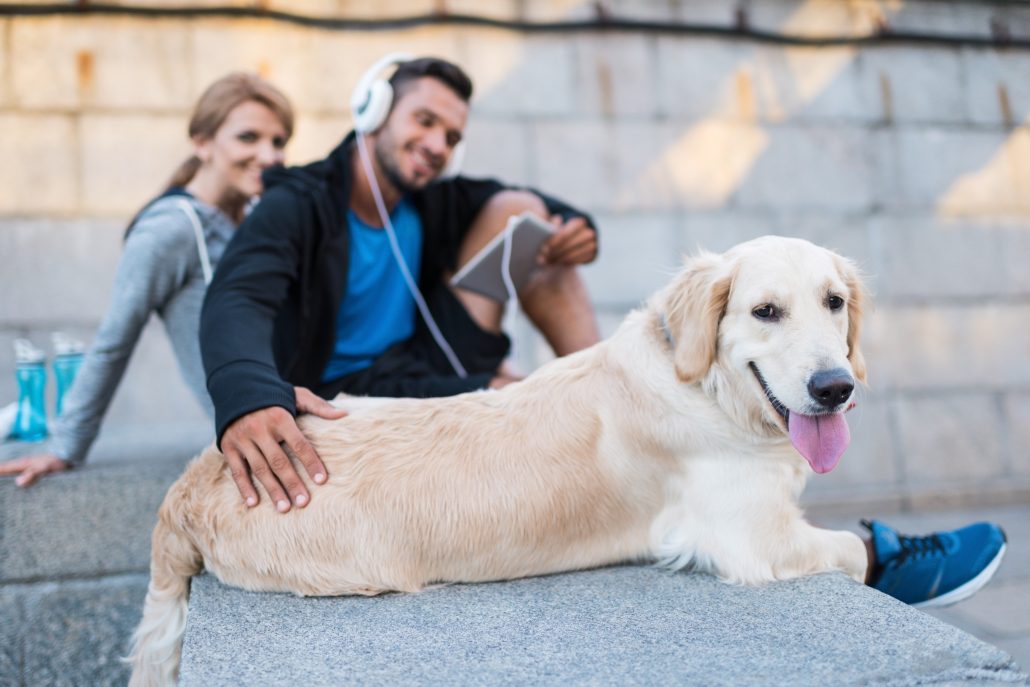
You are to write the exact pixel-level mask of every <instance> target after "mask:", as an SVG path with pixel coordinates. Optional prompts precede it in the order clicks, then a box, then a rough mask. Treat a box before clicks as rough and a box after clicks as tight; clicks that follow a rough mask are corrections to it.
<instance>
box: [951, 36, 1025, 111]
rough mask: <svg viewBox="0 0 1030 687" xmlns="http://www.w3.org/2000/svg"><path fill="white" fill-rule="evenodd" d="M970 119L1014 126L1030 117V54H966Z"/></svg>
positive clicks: (998, 51)
mask: <svg viewBox="0 0 1030 687" xmlns="http://www.w3.org/2000/svg"><path fill="white" fill-rule="evenodd" d="M962 60H963V63H964V64H965V69H966V74H967V80H968V83H967V86H966V90H967V94H968V98H969V110H970V116H971V118H972V119H973V121H974V122H977V123H979V124H993V125H1012V124H1019V123H1020V122H1025V121H1026V120H1027V119H1028V118H1030V84H1028V83H1027V79H1026V75H1027V74H1028V73H1030V55H1027V54H1026V53H1023V52H1019V51H1001V50H978V49H973V48H967V49H965V50H963V51H962Z"/></svg>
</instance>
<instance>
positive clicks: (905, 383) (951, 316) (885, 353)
mask: <svg viewBox="0 0 1030 687" xmlns="http://www.w3.org/2000/svg"><path fill="white" fill-rule="evenodd" d="M1028 318H1030V307H1028V306H1026V305H1023V304H1021V303H1019V302H1018V301H1016V302H1006V301H992V300H986V301H983V302H982V303H978V302H976V301H972V302H970V303H969V304H968V305H967V304H962V303H959V304H955V305H952V304H948V302H947V301H944V302H942V304H941V305H934V304H932V302H928V303H925V304H922V303H913V304H911V305H904V306H902V305H892V304H891V303H889V302H885V303H880V304H878V305H877V307H876V308H875V310H873V311H872V312H871V313H870V314H869V316H868V317H867V318H866V320H865V324H866V325H867V326H866V327H865V328H864V329H863V332H862V346H863V348H864V349H865V352H866V357H867V360H868V363H869V369H870V371H871V373H872V374H873V375H874V377H873V379H874V380H875V382H874V384H876V385H878V388H879V389H881V390H884V389H892V388H893V389H899V390H913V391H919V392H926V391H930V390H932V391H935V392H937V391H940V392H947V391H954V390H956V389H971V390H994V391H995V392H998V393H1000V392H1004V391H1007V390H1016V389H1020V388H1023V387H1025V385H1026V384H1027V383H1028V381H1030V358H1028V357H1027V355H1026V351H1027V350H1030V328H1028V327H1027V326H1026V323H1027V322H1028V321H1030V319H1028Z"/></svg>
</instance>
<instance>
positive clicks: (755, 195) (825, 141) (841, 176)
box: [734, 125, 874, 215]
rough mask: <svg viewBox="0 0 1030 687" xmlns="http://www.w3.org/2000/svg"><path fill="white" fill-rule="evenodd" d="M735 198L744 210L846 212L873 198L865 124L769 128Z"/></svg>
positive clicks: (864, 207) (861, 208)
mask: <svg viewBox="0 0 1030 687" xmlns="http://www.w3.org/2000/svg"><path fill="white" fill-rule="evenodd" d="M764 133H765V135H766V136H767V141H766V144H765V145H764V146H763V147H762V149H761V150H760V151H758V152H757V154H756V155H754V159H753V161H752V164H751V166H750V168H749V169H748V170H747V173H746V174H745V175H743V176H742V177H741V179H740V182H739V184H738V187H737V189H736V192H735V194H734V198H735V201H736V203H737V204H738V205H739V206H740V207H743V208H751V209H776V210H780V211H784V210H786V211H791V210H793V211H798V210H824V211H826V210H830V211H835V212H838V213H840V214H843V215H846V214H849V213H856V212H862V211H866V210H868V209H870V207H871V206H872V204H873V202H874V197H873V195H872V194H873V183H874V181H873V178H872V177H873V174H872V161H871V159H870V155H869V153H868V149H869V146H870V142H871V139H870V138H869V136H868V131H867V129H865V128H864V127H860V126H851V125H847V126H846V125H840V126H827V125H822V126H807V127H800V126H793V125H784V126H777V127H769V128H768V129H767V130H766V131H765V132H764Z"/></svg>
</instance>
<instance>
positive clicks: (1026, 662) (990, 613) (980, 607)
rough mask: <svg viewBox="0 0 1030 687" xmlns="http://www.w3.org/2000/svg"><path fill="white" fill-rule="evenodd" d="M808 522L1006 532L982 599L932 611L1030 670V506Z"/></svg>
mask: <svg viewBox="0 0 1030 687" xmlns="http://www.w3.org/2000/svg"><path fill="white" fill-rule="evenodd" d="M809 516H810V518H811V519H812V520H813V521H814V522H817V523H818V524H820V525H826V526H833V527H841V528H846V529H854V530H855V531H862V532H864V530H861V528H860V527H859V526H858V517H870V516H871V517H876V518H878V519H880V520H883V521H884V522H886V523H888V524H890V525H891V526H893V527H896V528H898V530H899V531H901V532H902V533H904V534H923V533H928V532H931V531H934V530H940V529H951V528H953V527H960V526H962V525H965V524H968V523H970V522H975V521H978V520H990V521H993V522H997V523H999V524H1000V525H1001V526H1002V527H1004V528H1005V532H1006V534H1007V535H1008V552H1007V553H1006V555H1005V560H1004V561H1002V564H1001V567H1000V568H999V569H998V573H997V575H995V577H994V580H993V581H992V582H991V583H990V584H989V585H987V587H985V588H984V589H983V590H982V591H981V592H980V593H979V594H977V595H976V596H974V597H973V598H971V599H968V600H966V601H963V602H961V603H959V604H956V605H955V606H952V607H950V608H945V609H939V610H933V611H928V613H930V615H933V616H935V617H937V618H939V619H941V620H943V621H944V622H946V623H949V624H951V625H954V626H956V627H958V628H961V629H963V630H965V631H966V632H969V633H970V634H972V635H974V636H976V637H979V638H980V639H982V640H984V641H986V642H989V643H991V644H993V645H995V646H997V647H1000V648H1001V649H1004V650H1005V651H1007V652H1008V653H1009V654H1011V655H1012V657H1013V658H1015V659H1016V662H1017V663H1018V664H1019V665H1020V667H1021V668H1023V670H1030V504H1025V505H1016V506H1005V507H996V508H980V509H971V510H949V511H939V512H932V511H931V512H925V513H898V514H880V513H863V514H862V515H861V516H857V517H854V518H842V517H840V516H834V517H825V518H824V517H820V515H819V513H818V511H816V510H815V509H813V510H811V511H810V512H809Z"/></svg>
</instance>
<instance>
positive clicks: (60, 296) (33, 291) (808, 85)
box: [0, 0, 1030, 506]
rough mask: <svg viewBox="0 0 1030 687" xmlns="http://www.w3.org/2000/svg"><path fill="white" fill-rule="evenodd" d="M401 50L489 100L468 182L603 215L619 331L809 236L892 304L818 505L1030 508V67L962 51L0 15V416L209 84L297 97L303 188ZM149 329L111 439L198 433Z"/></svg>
mask: <svg viewBox="0 0 1030 687" xmlns="http://www.w3.org/2000/svg"><path fill="white" fill-rule="evenodd" d="M122 4H125V5H131V4H132V3H127V2H126V3H122ZM180 4H181V3H166V2H163V1H158V0H153V1H148V2H146V3H140V4H139V6H146V7H152V8H160V7H165V6H172V5H176V6H177V5H180ZM190 4H191V5H192V6H196V7H203V6H226V5H230V6H234V7H237V8H244V9H246V8H253V7H255V6H260V7H264V8H268V9H273V10H277V11H285V12H293V13H298V14H305V15H310V16H321V17H335V18H344V19H388V18H397V17H406V16H413V15H430V14H433V13H434V12H438V11H441V10H444V11H446V12H449V13H451V14H452V15H453V14H457V15H460V14H471V15H477V16H481V17H486V18H489V19H494V20H499V21H515V22H529V23H534V22H536V23H540V22H561V21H566V20H577V21H590V20H593V19H595V18H596V17H597V13H598V11H599V9H598V8H599V7H600V10H601V11H603V12H604V14H605V16H607V17H609V18H614V19H620V18H629V19H635V20H640V21H648V22H653V23H665V24H667V25H670V26H671V25H675V24H683V23H693V24H704V25H711V26H716V27H724V28H732V27H734V26H737V25H741V24H744V25H746V26H747V27H749V28H750V29H753V30H755V31H765V32H772V33H786V34H791V35H799V36H809V37H812V36H827V35H861V34H865V33H868V32H870V31H874V30H876V28H877V27H882V26H888V27H890V28H891V29H892V30H894V31H899V32H900V31H920V32H924V33H931V34H935V35H939V36H942V37H947V36H957V35H962V36H973V37H981V38H990V37H991V36H992V35H1009V36H1010V37H1012V38H1014V39H1021V40H1023V41H1025V40H1026V39H1027V37H1030V6H1027V5H1026V4H1025V3H1018V2H954V1H944V0H940V1H936V0H921V1H919V2H914V1H911V0H908V1H901V2H879V1H876V0H853V1H851V2H824V1H816V0H810V1H807V2H798V1H792V2H787V1H786V0H741V1H740V2H736V3H733V2H729V3H727V2H714V1H703V2H695V1H693V0H692V1H690V2H688V1H687V0H667V1H663V2H650V1H644V0H615V1H612V2H601V3H586V2H581V1H579V0H552V1H544V0H496V1H494V2H489V3H482V2H470V1H468V0H443V1H442V2H441V1H439V0H437V1H431V0H388V1H385V2H375V3H373V2H354V1H349V2H344V1H343V0H305V1H301V2H289V3H285V2H276V1H274V0H273V1H270V2H262V3H256V4H255V3H248V2H242V1H240V2H231V3H224V2H206V1H204V2H195V3H190ZM2 7H3V3H0V8H2ZM399 49H402V50H406V51H409V52H414V53H426V54H436V55H440V56H444V57H447V58H450V59H453V60H455V61H457V62H459V63H461V64H462V65H464V66H465V67H467V69H468V70H469V72H470V74H471V75H472V77H473V79H474V80H475V82H476V88H477V93H476V96H475V100H474V106H473V115H472V118H471V123H470V127H469V131H468V141H469V154H468V157H467V159H466V171H467V172H468V173H469V174H475V175H492V176H498V177H500V178H503V179H506V180H509V181H511V182H514V183H519V184H527V185H531V186H535V187H539V188H541V189H546V190H547V191H549V192H551V193H553V194H555V195H558V196H560V197H563V198H565V199H567V200H568V201H570V202H572V203H573V204H575V205H578V206H580V207H582V208H584V209H586V210H588V211H590V212H592V213H594V214H595V216H596V217H597V219H598V221H599V224H600V228H601V236H602V248H601V257H600V259H599V260H598V262H597V264H596V265H593V266H591V267H590V268H588V269H586V270H585V274H586V278H587V280H588V282H589V284H590V286H591V289H592V292H593V294H594V297H595V300H596V303H597V307H598V311H599V316H600V319H601V322H602V326H603V328H604V329H605V331H606V332H610V331H611V330H612V329H613V328H614V327H615V326H616V325H617V323H618V321H619V320H620V319H621V317H622V315H623V314H624V313H625V312H626V311H627V310H628V309H630V308H632V307H633V306H634V305H636V304H637V303H639V302H640V301H641V300H642V299H643V298H645V297H646V296H647V295H648V294H649V293H650V292H651V291H653V290H654V289H655V288H657V287H658V286H660V285H661V284H663V283H664V282H665V280H666V279H667V278H668V275H669V274H671V272H672V271H674V270H675V269H676V267H677V265H678V264H679V263H680V256H681V255H682V254H683V253H685V252H690V251H693V250H695V249H696V248H697V247H699V246H700V247H704V248H707V249H710V250H722V249H725V248H727V247H729V246H731V245H733V244H735V243H737V242H739V241H742V240H746V239H748V238H751V237H754V236H757V235H761V234H765V233H777V234H786V235H794V236H801V237H804V238H809V239H811V240H813V241H816V242H818V243H821V244H823V245H827V246H829V247H833V248H836V249H838V250H840V251H841V252H842V253H844V254H845V255H848V256H850V257H851V258H853V259H854V260H856V261H857V262H858V263H859V264H860V265H861V266H862V268H863V270H864V272H865V273H866V274H867V275H868V279H869V284H870V286H871V288H872V290H873V292H874V294H875V301H876V306H875V308H874V309H873V311H872V312H871V313H870V315H869V321H868V326H867V328H866V337H865V342H864V346H865V349H866V352H867V357H868V359H869V365H870V385H869V388H868V389H866V390H865V391H864V392H863V395H862V402H861V405H860V408H859V409H858V410H856V411H854V413H853V416H852V428H853V435H854V443H853V446H852V448H851V449H850V450H849V453H848V455H847V456H846V457H845V459H844V461H843V463H842V466H841V468H839V469H838V470H837V471H835V472H834V473H832V474H831V475H829V476H827V477H824V478H820V479H818V480H813V483H812V485H811V491H810V497H811V498H813V499H815V500H819V501H822V502H838V501H839V502H843V503H854V502H864V503H869V504H892V505H895V506H897V505H905V504H915V505H920V504H923V505H925V504H930V503H939V502H941V499H945V500H948V501H954V500H961V501H971V500H975V501H988V502H989V501H1005V500H1011V499H1014V498H1026V497H1027V496H1028V495H1030V451H1028V450H1027V448H1026V446H1027V442H1026V441H1021V440H1022V439H1025V438H1026V434H1027V429H1026V427H1028V426H1030V319H1028V315H1030V276H1028V275H1030V271H1028V270H1027V268H1026V263H1027V261H1028V259H1030V163H1028V162H1027V161H1028V160H1030V78H1028V76H1030V49H1027V48H1025V47H1007V48H1006V47H995V46H983V45H981V46H976V45H970V44H961V43H949V42H947V41H946V40H944V39H942V40H940V41H937V42H931V43H918V42H902V41H894V42H886V43H879V44H878V43H872V44H868V45H862V46H858V45H847V44H844V45H831V46H824V47H814V46H792V45H779V44H774V43H770V42H766V41H760V40H755V39H754V38H749V37H746V36H736V37H734V36H729V35H698V34H687V33H678V32H675V31H654V30H645V29H638V30H632V29H619V30H596V29H595V30H572V29H569V30H564V31H549V32H544V31H526V30H517V29H510V28H498V27H487V26H473V25H465V24H460V23H439V24H426V25H415V26H411V27H409V28H399V29H398V28H395V29H390V30H375V31H370V30H359V29H355V28H349V29H325V28H318V27H311V26H301V25H298V24H294V23H288V22H282V21H275V20H272V19H262V18H254V17H231V16H206V17H205V16H188V15H178V16H164V17H147V16H132V15H119V14H88V15H81V16H74V15H42V16H29V15H27V14H0V131H2V132H4V134H3V135H2V136H0V159H3V160H4V161H5V164H4V165H3V166H2V167H0V249H2V254H3V257H4V268H3V269H2V270H0V402H6V401H9V400H13V398H14V394H15V387H14V378H13V360H12V358H13V356H12V355H11V346H10V343H11V341H12V339H14V338H15V337H18V336H28V337H29V338H32V339H34V340H36V341H37V343H39V344H44V345H48V335H49V333H50V332H51V331H54V330H56V329H61V330H68V331H71V332H74V333H78V334H80V335H82V336H84V337H87V338H88V337H89V336H90V335H91V334H92V332H93V331H94V330H95V328H96V326H97V324H98V322H99V320H100V318H101V316H102V314H103V312H104V307H105V304H106V302H107V298H108V296H109V289H110V285H111V281H112V279H113V273H114V268H115V265H116V263H117V259H118V254H119V250H120V240H121V239H120V237H121V232H122V229H123V226H124V223H125V222H126V220H127V219H128V218H129V217H130V216H131V215H132V214H133V213H134V212H135V210H136V209H138V207H139V206H140V204H141V203H143V202H144V201H145V200H146V199H147V198H148V197H150V196H151V195H153V194H154V193H155V192H157V191H158V190H159V189H160V187H161V185H162V183H163V182H164V181H165V180H166V178H167V176H168V175H169V174H170V172H171V171H172V169H173V168H174V166H175V165H176V164H177V163H178V162H179V161H180V160H181V159H182V158H183V157H185V155H186V154H187V153H188V145H187V141H186V135H185V126H186V118H187V116H188V111H189V107H190V105H191V104H192V102H193V100H194V99H195V98H196V97H197V95H199V93H200V92H201V90H202V89H203V88H204V86H205V85H206V84H207V83H209V82H210V81H211V80H213V79H214V78H217V77H218V76H220V75H222V74H224V73H226V72H228V71H230V70H235V69H250V70H256V71H258V72H260V73H262V74H264V75H266V76H268V77H269V78H271V79H272V80H273V81H275V82H276V83H277V84H279V85H280V86H281V87H282V88H283V89H284V90H285V91H286V92H287V94H288V95H289V96H290V97H291V98H292V99H293V101H294V103H295V105H296V107H297V109H298V111H299V115H300V116H299V121H298V125H297V134H296V137H295V139H294V141H293V142H292V143H291V146H290V149H289V155H290V157H291V159H292V161H294V162H303V161H307V160H310V159H314V158H316V157H319V156H320V155H321V154H323V153H324V152H326V151H328V150H329V149H330V148H331V147H332V146H333V145H334V144H335V143H336V142H337V140H338V139H339V138H340V136H342V135H343V133H345V132H346V131H347V130H348V124H349V114H348V112H347V109H346V103H347V100H348V95H349V91H350V88H351V87H352V85H353V84H354V83H355V81H356V80H357V78H358V77H359V76H360V74H361V73H362V72H363V70H364V69H365V68H366V66H367V65H368V64H370V63H371V62H372V61H373V60H375V59H376V58H378V57H379V56H381V55H382V54H384V53H386V52H389V51H392V50H399ZM155 326H156V325H152V327H151V328H150V329H149V330H148V333H147V335H146V337H145V339H144V344H143V346H141V350H140V351H139V352H138V353H137V355H136V357H135V360H134V362H133V363H132V366H131V367H130V370H129V373H128V375H127V378H126V380H125V383H124V384H123V385H122V389H121V391H120V392H119V395H118V397H117V399H116V402H115V406H114V408H113V409H112V411H111V413H110V417H109V420H108V426H111V427H118V426H125V425H130V424H135V423H151V424H155V423H163V422H165V421H167V420H168V418H169V417H175V418H176V419H177V420H179V421H181V420H184V419H185V420H187V421H191V422H196V423H202V422H204V418H203V415H202V413H201V412H200V410H199V409H198V408H197V407H196V405H195V403H194V402H193V401H192V399H190V397H189V395H188V393H187V392H186V391H185V390H184V389H183V388H182V384H181V383H180V382H179V379H178V372H177V370H176V368H175V364H174V361H173V359H172V357H171V353H170V351H169V349H168V346H167V344H166V343H165V342H164V341H163V336H162V333H161V332H160V329H159V328H157V329H155ZM515 330H516V332H517V333H518V335H519V354H518V355H519V359H520V361H521V362H522V363H523V365H524V366H525V367H533V366H535V365H537V364H539V363H540V362H541V361H543V360H545V359H546V358H547V357H548V353H547V352H546V351H545V350H543V348H544V347H543V346H542V345H541V343H540V342H539V341H538V340H537V339H536V338H534V337H533V336H532V335H531V334H530V333H529V330H528V328H527V326H526V324H525V323H524V322H522V321H521V320H520V321H518V322H516V324H515ZM154 389H160V392H159V393H155V392H154ZM0 404H2V403H0Z"/></svg>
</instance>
